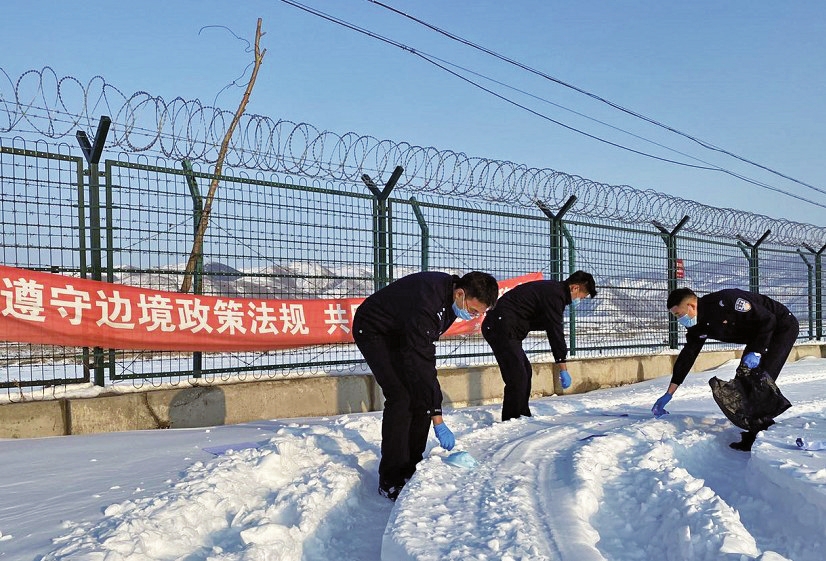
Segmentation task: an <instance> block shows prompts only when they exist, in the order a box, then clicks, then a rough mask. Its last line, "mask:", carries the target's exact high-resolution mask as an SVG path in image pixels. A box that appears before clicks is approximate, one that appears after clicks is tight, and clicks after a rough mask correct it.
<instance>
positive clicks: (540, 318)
mask: <svg viewBox="0 0 826 561" xmlns="http://www.w3.org/2000/svg"><path fill="white" fill-rule="evenodd" d="M570 303H571V291H570V289H569V288H568V286H567V285H566V284H565V283H563V282H559V281H554V280H540V281H531V282H526V283H524V284H520V285H518V286H515V287H513V288H511V289H510V290H508V291H507V292H505V293H504V294H502V296H501V297H499V301H498V302H497V303H496V307H495V308H494V309H493V310H491V311H489V312H488V314H487V316H486V317H485V321H486V322H488V321H500V322H502V325H501V326H500V329H499V331H500V332H504V333H507V334H508V336H509V337H511V338H513V339H518V340H520V341H522V340H524V339H525V337H527V336H528V333H529V332H531V331H545V332H546V334H547V335H548V342H549V343H550V344H551V351H552V352H553V355H554V360H556V362H565V359H566V358H567V357H568V344H567V343H566V341H565V332H564V330H563V314H564V313H565V306H567V305H568V304H570Z"/></svg>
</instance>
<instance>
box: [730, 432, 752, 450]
mask: <svg viewBox="0 0 826 561" xmlns="http://www.w3.org/2000/svg"><path fill="white" fill-rule="evenodd" d="M755 439H757V433H756V432H751V431H749V432H741V433H740V442H732V443H731V444H729V446H730V447H731V448H733V449H735V450H740V451H742V452H751V447H752V445H753V444H754V441H755Z"/></svg>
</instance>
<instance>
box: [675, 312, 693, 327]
mask: <svg viewBox="0 0 826 561" xmlns="http://www.w3.org/2000/svg"><path fill="white" fill-rule="evenodd" d="M677 323H679V324H680V325H682V326H683V327H685V328H686V329H688V328H689V327H694V326H695V325H697V318H696V317H693V318H690V317H688V314H686V315H684V316H680V317H678V318H677Z"/></svg>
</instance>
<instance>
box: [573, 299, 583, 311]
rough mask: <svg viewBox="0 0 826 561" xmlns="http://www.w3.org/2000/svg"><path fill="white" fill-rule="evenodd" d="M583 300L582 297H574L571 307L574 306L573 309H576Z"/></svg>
mask: <svg viewBox="0 0 826 561" xmlns="http://www.w3.org/2000/svg"><path fill="white" fill-rule="evenodd" d="M581 300H582V298H574V299H573V300H571V307H572V308H573V309H575V310H576V309H577V308H579V302H580V301H581Z"/></svg>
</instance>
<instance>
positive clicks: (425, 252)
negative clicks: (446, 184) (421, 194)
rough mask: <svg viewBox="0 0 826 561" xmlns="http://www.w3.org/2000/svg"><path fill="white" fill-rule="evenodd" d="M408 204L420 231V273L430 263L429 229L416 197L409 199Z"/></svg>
mask: <svg viewBox="0 0 826 561" xmlns="http://www.w3.org/2000/svg"><path fill="white" fill-rule="evenodd" d="M410 203H411V204H412V205H413V213H414V214H415V215H416V221H418V223H419V228H420V229H421V231H422V271H427V267H428V263H429V261H430V228H429V227H428V226H427V222H426V221H425V219H424V214H422V209H421V208H420V206H419V201H417V200H416V197H410Z"/></svg>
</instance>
